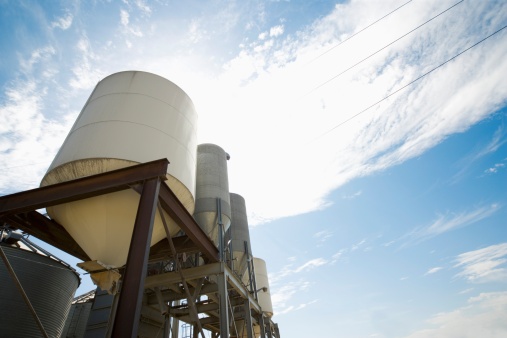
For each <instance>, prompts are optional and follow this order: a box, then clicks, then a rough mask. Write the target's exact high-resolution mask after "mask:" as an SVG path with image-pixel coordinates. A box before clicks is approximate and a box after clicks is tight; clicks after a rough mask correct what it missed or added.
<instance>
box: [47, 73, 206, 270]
mask: <svg viewBox="0 0 507 338" xmlns="http://www.w3.org/2000/svg"><path fill="white" fill-rule="evenodd" d="M196 128H197V114H196V112H195V109H194V105H193V103H192V101H191V100H190V98H189V97H188V96H187V94H186V93H185V92H184V91H183V90H182V89H180V88H179V87H178V86H176V85H175V84H174V83H172V82H170V81H169V80H167V79H165V78H162V77H160V76H158V75H154V74H150V73H146V72H139V71H126V72H120V73H116V74H113V75H110V76H108V77H106V78H104V79H103V80H102V81H100V82H99V83H98V84H97V86H96V87H95V89H94V91H93V92H92V94H91V96H90V98H89V99H88V101H87V102H86V104H85V106H84V108H83V110H82V111H81V114H80V115H79V117H78V118H77V120H76V122H75V124H74V126H73V127H72V129H71V131H70V133H69V135H68V136H67V138H66V139H65V142H64V143H63V145H62V147H61V148H60V150H59V152H58V154H57V155H56V157H55V159H54V160H53V163H52V164H51V166H50V167H49V169H48V172H47V173H46V175H45V176H44V178H43V179H42V182H41V186H46V185H50V184H55V183H59V182H64V181H69V180H72V179H76V178H80V177H84V176H89V175H94V174H99V173H102V172H107V171H111V170H115V169H120V168H123V167H128V166H132V165H136V164H139V163H144V162H149V161H153V160H158V159H161V158H167V159H168V160H169V162H170V164H169V166H168V171H167V181H166V183H167V184H168V185H169V187H170V188H171V189H172V191H173V192H174V193H175V194H176V196H177V197H178V199H179V200H180V201H181V202H182V203H183V205H184V206H185V207H186V208H187V210H188V211H189V212H190V213H192V212H193V211H194V190H195V165H196V148H197V131H196ZM138 203H139V194H138V193H137V192H135V191H134V190H125V191H120V192H115V193H111V194H107V195H102V196H97V197H93V198H88V199H84V200H80V201H76V202H72V203H66V204H62V205H57V206H53V207H49V208H47V212H48V214H49V215H50V216H51V218H53V219H55V220H56V221H57V222H59V223H60V224H62V225H63V226H64V227H65V229H66V230H67V231H68V232H69V233H70V235H71V236H72V237H73V238H74V239H75V240H76V242H77V243H78V244H79V245H80V246H81V247H82V248H83V250H84V251H85V252H86V253H87V254H88V256H89V257H90V258H91V259H92V260H99V261H101V262H102V263H104V264H106V265H110V266H115V267H119V266H122V265H123V264H125V262H126V257H127V253H128V248H129V243H130V239H131V236H132V230H133V225H134V220H135V216H136V211H137V207H138ZM166 219H167V220H168V221H169V228H170V232H171V233H172V235H175V234H176V233H177V232H178V231H179V228H178V227H177V226H176V224H174V223H173V222H172V221H170V219H169V217H168V216H167V215H166ZM165 236H166V234H165V230H164V227H163V224H162V222H161V221H160V216H159V215H158V214H157V216H156V220H155V225H154V228H153V237H152V241H151V244H155V243H156V242H158V241H160V240H161V239H162V238H164V237H165Z"/></svg>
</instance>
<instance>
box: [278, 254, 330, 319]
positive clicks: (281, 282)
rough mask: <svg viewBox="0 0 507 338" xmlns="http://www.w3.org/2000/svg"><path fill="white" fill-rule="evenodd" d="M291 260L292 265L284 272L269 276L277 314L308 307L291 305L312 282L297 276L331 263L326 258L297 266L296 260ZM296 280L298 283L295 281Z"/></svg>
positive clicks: (284, 269)
mask: <svg viewBox="0 0 507 338" xmlns="http://www.w3.org/2000/svg"><path fill="white" fill-rule="evenodd" d="M289 260H290V261H291V263H290V264H288V265H286V266H284V267H283V268H282V270H280V271H279V272H276V273H270V274H269V283H270V287H271V299H272V302H273V308H274V309H275V312H276V313H277V314H282V313H287V312H291V311H295V310H299V309H302V308H304V307H305V306H306V305H308V304H299V305H293V304H292V303H291V300H292V298H293V297H294V296H295V295H296V293H298V292H301V291H304V290H307V289H308V288H309V287H310V282H309V281H308V280H307V279H306V278H305V277H299V278H298V277H297V276H303V275H304V273H305V272H308V271H311V270H313V269H316V268H318V267H321V266H324V265H327V264H329V261H328V260H326V259H324V258H315V259H311V260H309V261H306V262H304V263H302V264H295V260H294V259H292V258H291V259H289ZM296 278H297V281H295V279H296ZM311 303H312V302H311ZM311 303H310V304H311Z"/></svg>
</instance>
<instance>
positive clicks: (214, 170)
mask: <svg viewBox="0 0 507 338" xmlns="http://www.w3.org/2000/svg"><path fill="white" fill-rule="evenodd" d="M228 159H229V155H228V154H227V153H226V152H225V151H224V150H223V149H222V148H220V147H219V146H217V145H215V144H209V143H206V144H200V145H199V146H198V147H197V174H196V189H195V195H196V200H195V211H194V219H195V221H196V222H197V224H199V226H200V227H201V228H202V229H203V230H204V232H205V233H206V234H207V235H208V236H209V238H210V239H211V240H212V241H213V243H215V245H216V246H217V247H218V242H219V241H218V239H219V235H218V234H219V232H218V219H219V216H220V218H221V220H222V224H223V232H224V233H225V231H227V229H228V228H229V225H230V224H231V206H230V199H229V178H228V174H227V160H228ZM217 200H219V201H220V210H221V213H220V214H219V213H218V208H217V207H218V206H217Z"/></svg>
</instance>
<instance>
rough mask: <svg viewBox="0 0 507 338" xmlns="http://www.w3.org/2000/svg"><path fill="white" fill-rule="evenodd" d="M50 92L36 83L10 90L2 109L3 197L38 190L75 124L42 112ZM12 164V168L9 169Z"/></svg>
mask: <svg viewBox="0 0 507 338" xmlns="http://www.w3.org/2000/svg"><path fill="white" fill-rule="evenodd" d="M47 92H48V91H47V90H45V88H43V87H40V86H39V85H38V84H37V83H36V82H35V81H33V80H26V81H21V82H19V83H16V84H12V85H11V86H9V87H8V88H7V91H6V93H5V94H6V96H7V100H6V102H5V103H3V104H2V105H1V106H0V154H1V157H2V163H3V165H2V167H1V168H0V174H1V175H0V191H2V192H3V193H4V194H5V193H7V192H10V193H13V192H17V191H20V190H25V189H32V188H36V187H37V186H38V185H39V181H40V179H41V177H42V175H43V174H44V171H45V169H46V168H47V167H48V166H49V164H50V163H51V160H52V157H51V156H48V154H49V155H51V154H55V153H56V151H57V149H58V147H59V146H60V145H61V143H62V142H63V139H64V138H65V135H66V134H67V132H68V129H69V128H70V126H71V125H72V123H73V121H72V120H68V119H67V120H65V121H56V120H51V119H48V118H46V117H45V116H44V115H43V113H42V111H43V107H44V99H45V98H46V95H47ZM9 164H12V165H9Z"/></svg>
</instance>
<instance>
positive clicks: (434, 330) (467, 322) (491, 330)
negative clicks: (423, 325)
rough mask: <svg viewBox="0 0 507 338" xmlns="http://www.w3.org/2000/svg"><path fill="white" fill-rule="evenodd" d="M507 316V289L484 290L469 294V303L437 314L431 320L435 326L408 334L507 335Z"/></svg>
mask: <svg viewBox="0 0 507 338" xmlns="http://www.w3.org/2000/svg"><path fill="white" fill-rule="evenodd" d="M506 317H507V292H491V293H481V294H480V295H479V296H477V297H471V298H469V300H468V305H467V306H463V307H461V308H458V309H456V310H454V311H451V312H445V313H439V314H437V315H435V316H434V317H433V318H431V319H430V320H428V324H429V325H430V326H431V328H428V329H424V330H420V331H417V332H414V333H412V334H410V335H408V336H406V338H434V337H446V338H476V337H488V338H502V337H506V336H507V322H506V321H505V318H506Z"/></svg>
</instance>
